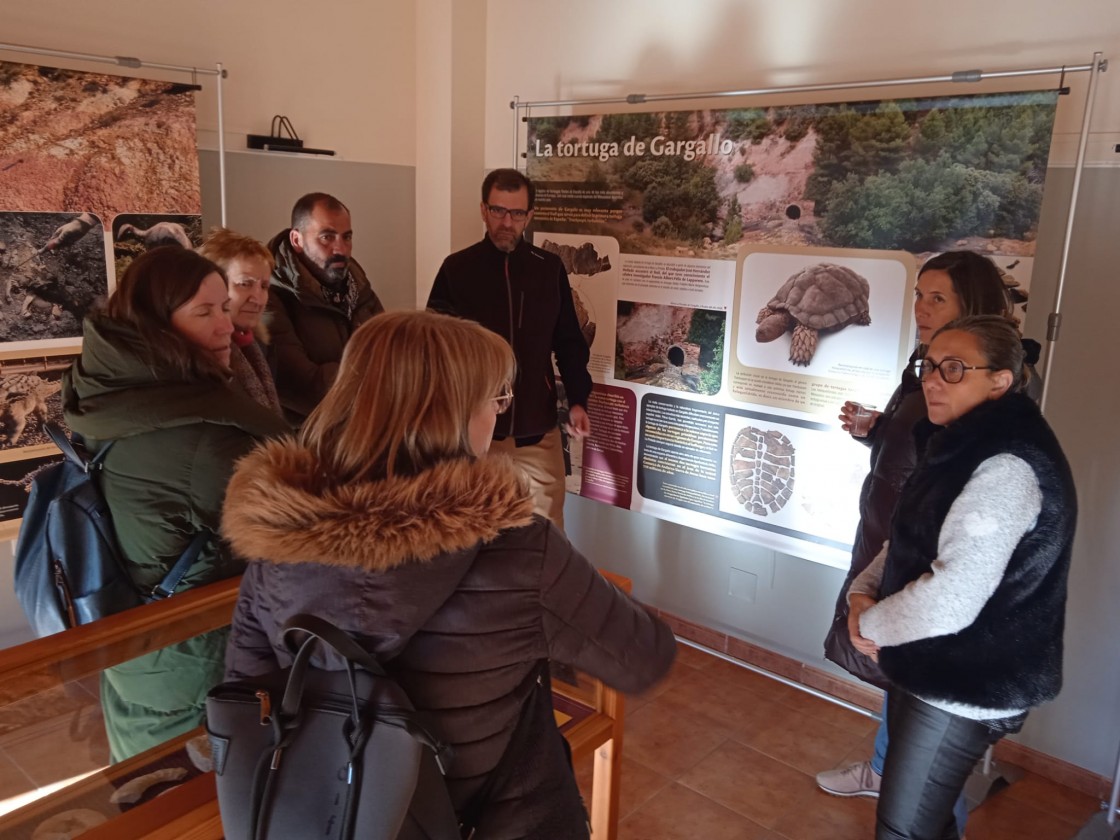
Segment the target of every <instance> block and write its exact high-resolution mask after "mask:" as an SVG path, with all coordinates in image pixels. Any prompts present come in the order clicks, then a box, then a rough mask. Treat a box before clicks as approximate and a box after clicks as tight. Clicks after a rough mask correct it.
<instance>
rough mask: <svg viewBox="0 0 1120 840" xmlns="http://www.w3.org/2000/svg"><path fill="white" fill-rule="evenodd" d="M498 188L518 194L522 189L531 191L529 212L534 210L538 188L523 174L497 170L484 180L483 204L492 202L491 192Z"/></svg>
mask: <svg viewBox="0 0 1120 840" xmlns="http://www.w3.org/2000/svg"><path fill="white" fill-rule="evenodd" d="M494 187H497V188H498V189H499V190H501V191H502V192H517V191H518V190H520V189H521V188H522V187H525V189H527V190H528V191H529V206H528V208H526V209H528V210H532V209H533V201H534V200H535V199H536V197H537V188H536V187H534V186H533V182H532V181H530V180H529V178H528V177H527V176H526V175H525V174H524V173H522V172H519V171H517V170H516V169H495V170H494V171H493V172H491V173H490V174H489V175H487V176H486V177H485V178H483V179H482V203H483V204H485V203H486V202H487V201H489V200H490V191H491V190H492V189H494Z"/></svg>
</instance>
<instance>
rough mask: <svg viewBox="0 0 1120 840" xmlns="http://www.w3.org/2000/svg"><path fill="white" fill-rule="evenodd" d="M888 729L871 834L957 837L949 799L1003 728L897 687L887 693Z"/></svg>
mask: <svg viewBox="0 0 1120 840" xmlns="http://www.w3.org/2000/svg"><path fill="white" fill-rule="evenodd" d="M887 731H888V733H889V735H890V746H889V747H888V748H887V761H886V765H885V766H884V767H883V785H882V788H881V790H880V792H879V807H878V810H877V812H876V822H875V840H959V837H960V835H959V834H958V833H957V825H956V821H955V820H954V819H953V803H954V802H956V801H957V797H958V796H960V794H961V791H962V790H963V789H964V783H965V782H966V781H967V780H968V777H969V774H970V773H972V768H973V767H974V766H975V765H976V762H977V761H978V760H979V759H980V757H981V756H983V755H984V751H985V750H986V749H987V748H988V745H989V744H994V743H995V742H996V741H998V740H999V739H1000V738H1001V737H1002V736H1003V733H1001V732H996V731H995V730H993V729H991V728H990V727H988V726H987V725H986V724H984V723H983V722H981V721H978V720H971V719H969V718H965V717H959V716H958V715H953V714H950V713H949V712H945V711H942V710H941V709H937V708H935V707H933V706H931V705H929V704H928V703H925V702H923V701H921V700H919V699H918V698H917V697H914V696H913V695H912V694H908V693H907V692H905V691H902V690H900V689H896V690H893V691H891V692H890V693H889V695H888V701H887Z"/></svg>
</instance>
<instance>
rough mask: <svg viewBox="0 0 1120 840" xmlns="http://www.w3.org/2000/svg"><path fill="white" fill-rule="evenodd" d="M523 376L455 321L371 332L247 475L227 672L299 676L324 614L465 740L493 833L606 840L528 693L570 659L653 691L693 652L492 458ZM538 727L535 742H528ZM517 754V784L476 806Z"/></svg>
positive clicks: (356, 341) (438, 318)
mask: <svg viewBox="0 0 1120 840" xmlns="http://www.w3.org/2000/svg"><path fill="white" fill-rule="evenodd" d="M513 374H514V360H513V352H512V351H511V349H510V347H509V344H507V343H506V341H505V340H504V339H502V337H501V336H499V335H497V334H496V333H493V332H491V331H489V330H487V329H485V328H484V327H482V326H480V325H478V324H475V323H473V322H470V321H466V320H461V319H458V318H453V317H451V316H447V315H439V314H435V313H431V312H394V313H389V314H383V315H379V316H377V317H375V318H373V319H372V320H371V321H369V322H368V323H366V324H364V325H363V326H362V327H360V328H359V329H358V330H357V332H355V333H354V335H353V336H352V338H351V340H350V342H349V344H348V345H347V347H346V350H345V353H344V355H343V357H342V362H341V367H340V369H339V373H338V377H337V379H336V381H335V383H334V385H333V386H332V388H331V389H330V391H329V392H328V393H327V395H326V397H325V398H324V399H323V401H322V402H321V403H320V404H319V406H318V407H317V408H316V409H315V410H314V411H313V412H312V414H311V415H310V416H309V417H308V419H307V421H306V423H305V424H304V426H303V428H302V430H301V431H300V433H299V436H298V438H289V439H287V440H283V441H276V442H273V443H270V444H268V445H265V446H262V447H260V448H258V449H257V450H256V451H255V452H253V453H252V454H251V455H249V456H248V457H247V458H245V459H244V460H243V461H242V462H241V463H240V465H239V467H238V469H237V471H236V473H235V475H234V477H233V479H232V481H231V482H230V488H229V492H228V494H227V497H226V498H227V504H226V507H225V512H224V517H223V526H224V533H225V534H226V535H227V537H228V539H229V541H230V544H231V545H232V546H233V547H234V548H235V549H236V550H237V551H238V552H239V553H241V554H243V555H244V556H246V557H248V558H252V562H250V564H249V568H248V570H247V571H246V573H245V576H244V578H243V582H242V589H241V597H240V599H239V601H238V604H237V608H236V611H235V614H234V619H233V626H232V631H231V638H230V647H229V651H228V655H227V660H226V669H227V675H228V677H229V678H243V677H248V676H254V675H258V674H262V673H265V672H268V671H271V670H273V669H275V668H277V667H278V666H279V665H281V664H282V665H285V666H286V665H288V664H290V662H291V656H290V654H289V653H288V652H287V651H286V649H285V648H284V646H283V645H282V644H281V643H280V635H279V631H280V628H281V626H282V625H283V624H284V622H285V621H286V620H287V619H289V618H290V617H292V616H294V615H296V614H298V613H305V612H306V613H313V614H315V615H318V616H320V617H322V618H325V619H327V620H328V621H331V622H333V623H334V624H336V625H338V626H339V627H341V628H342V629H343V630H346V631H348V632H349V633H351V634H352V635H354V637H355V638H357V639H358V640H359V642H360V643H361V644H363V645H364V646H365V647H366V648H367V649H368V650H369V651H371V652H372V653H373V654H374V655H375V656H376V657H377V658H378V659H379V660H380V661H381V662H382V663H384V665H385V667H386V669H387V670H388V671H389V672H390V673H391V674H392V675H393V676H394V677H396V679H397V680H398V682H399V683H400V684H401V685H402V686H403V687H404V689H405V690H406V691H407V693H408V694H409V696H410V698H411V699H412V701H413V702H414V703H415V705H416V706H417V708H418V709H419V710H420V711H421V712H423V713H425V714H426V715H427V716H428V718H429V720H430V721H431V723H432V725H433V729H434V730H435V732H436V733H437V734H438V735H439V736H440V737H441V738H442V739H443V740H445V741H447V742H449V743H450V744H451V746H452V747H453V749H454V753H455V760H454V764H453V766H452V767H451V768H450V770H449V772H448V775H447V780H448V785H449V789H450V791H451V796H452V801H453V802H454V804H455V806H456V809H457V810H458V811H459V812H460V813H462V811H463V810H464V809H465V808H466V807H467V806H468V804H469V803H471V804H477V805H480V806H482V808H481V810H482V819H481V822H480V823H479V825H478V826H477V835H476V836H478V837H480V838H482V837H495V838H497V837H511V838H512V837H548V838H558V840H563V839H564V838H587V837H588V829H587V825H586V816H585V814H584V810H583V807H582V804H581V801H580V796H579V791H578V789H577V787H576V783H575V779H574V777H573V775H572V771H571V768H570V766H569V763H568V760H567V758H566V755H565V745H564V743H563V738H562V736H561V735H560V734H559V732H558V730H557V728H556V723H555V720H554V718H553V712H552V706H551V697H550V694H549V692H547V691H535V690H534V691H531V692H530V694H529V699H528V700H525V701H522V700H521V698H522V697H524V696H525V688H524V687H525V686H526V685H530V686H531V685H532V684H533V683H534V682H536V673H537V672H538V670H539V667H540V664H541V663H542V661H543V660H547V659H553V660H556V661H558V662H561V663H565V664H567V665H571V666H573V667H575V668H578V669H580V670H582V671H585V672H586V673H588V674H590V675H591V676H593V677H597V678H599V679H601V680H603V681H604V682H605V683H607V684H609V685H611V686H613V687H615V688H618V689H621V690H623V691H628V692H638V691H642V690H644V689H646V688H648V687H650V686H651V685H652V684H653V683H655V682H656V681H657V680H659V679H660V678H661V677H662V676H663V675H664V674H665V673H666V672H667V671H668V669H669V666H670V665H671V663H672V661H673V656H674V651H675V642H674V639H673V634H672V632H671V631H670V630H669V628H668V627H667V626H666V625H665V624H664V623H663V622H661V621H660V620H659V619H657V618H655V617H654V616H653V615H651V614H650V613H649V612H647V611H646V610H645V609H644V608H642V607H641V606H639V605H638V604H637V603H636V602H634V601H632V600H631V599H630V598H629V597H627V596H626V595H624V594H623V593H621V592H620V591H619V590H617V589H616V588H615V587H614V586H612V585H611V584H610V583H608V582H607V581H606V580H604V579H603V578H602V577H601V576H600V575H599V574H598V573H597V572H596V571H595V569H594V568H593V567H592V566H591V565H590V563H588V561H587V560H586V559H584V558H583V557H582V556H581V555H580V554H579V553H578V552H577V551H576V550H575V549H574V548H573V547H572V546H571V544H570V543H568V541H567V539H565V537H564V535H563V534H562V533H561V532H560V531H559V530H558V529H557V528H556V527H555V526H554V525H552V524H550V523H549V521H548V520H546V519H544V518H542V517H540V516H536V515H534V514H533V512H532V508H533V506H532V499H531V496H530V492H529V489H528V487H527V484H526V481H525V479H524V478H523V476H522V474H521V473H520V471H518V470H517V469H516V468H515V467H514V465H513V463H512V461H510V460H509V459H508V458H507V457H505V456H501V455H488V454H487V450H488V448H489V446H490V441H491V438H492V436H493V431H494V425H495V422H496V420H497V417H498V415H499V414H501V413H502V412H504V411H505V410H506V409H508V408H509V404H510V400H511V392H510V387H509V382H510V380H511V379H512V377H513ZM545 676H547V671H546V672H545ZM547 686H548V681H547V679H545V680H544V687H545V688H547ZM522 716H527V721H526V725H527V726H528V727H529V731H530V732H531V737H530V738H528V739H523V740H526V741H527V742H526V743H512V746H511V742H512V741H513V734H514V730H515V727H516V726H517V723H518V720H519V719H521V717H522ZM507 748H510V749H511V750H512V752H511V754H510V757H509V759H508V762H507V765H509V766H512V772H511V773H509V774H508V775H507V776H506V780H505V782H504V783H503V784H501V785H499V786H498V787H496V789H494V790H493V791H492V792H491V795H490V796H489V798H488V801H487V802H485V803H473V799H474V797H475V794H476V793H478V791H479V790H480V789H481V788H482V786H483V784H484V782H485V780H486V778H487V775H488V773H489V772H490V771H491V770H492V769H493V768H494V767H496V766H497V765H498V764H499V761H500V759H501V758H502V756H503V755H504V754H505V752H506V750H507Z"/></svg>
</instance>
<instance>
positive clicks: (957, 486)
mask: <svg viewBox="0 0 1120 840" xmlns="http://www.w3.org/2000/svg"><path fill="white" fill-rule="evenodd" d="M1024 355H1025V354H1024V351H1023V346H1022V342H1021V340H1020V338H1019V332H1018V330H1017V329H1016V328H1015V325H1014V324H1013V323H1012V322H1011V321H1009V320H1007V319H1006V318H1001V317H995V316H979V317H971V318H962V319H960V320H958V321H954V322H952V323H951V324H949V325H948V326H946V327H944V328H942V329H941V330H940V331H938V332H937V333H936V334H935V335H934V337H933V340H932V341H931V342H930V345H929V348H928V349H927V350H926V352H925V354H924V356H923V358H922V361H921V366H920V371H921V383H922V391H923V392H924V394H925V398H926V406H927V409H928V414H929V419H928V421H923V422H922V423H920V424H919V425H918V428H917V430H916V433H917V434H918V436H919V437H921V438H924V439H926V443H925V445H924V453H923V455H922V458H921V460H920V462H919V464H918V466H917V468H916V469H915V470H914V472H913V474H912V475H911V476H910V478H909V479H908V480H907V482H906V485H905V487H903V489H902V493H901V495H900V496H899V500H898V506H897V508H896V510H895V515H894V519H893V520H892V523H891V531H890V539H889V541H888V543H887V545H886V546H885V547H884V549H883V551H881V552H880V553H879V555H878V556H877V557H876V558H875V560H874V561H873V562H872V563H871V565H870V566H868V568H867V569H866V570H865V571H864V572H863V573H862V574H860V576H859V577H857V578H856V579H855V580H854V581H853V582H852V586H851V589H850V593H849V596H848V599H849V604H850V607H851V615H850V617H849V628H850V632H851V636H852V643H853V644H854V645H855V647H856V648H857V649H858V650H860V651H861V652H863V653H864V654H866V655H868V656H871V657H873V658H877V659H878V662H879V665H880V667H881V668H882V670H883V673H884V674H885V675H886V676H887V677H888V679H890V681H891V684H892V688H891V692H890V698H889V701H888V724H889V727H890V737H891V741H890V750H889V751H888V752H887V760H886V766H885V768H884V772H883V784H882V789H881V791H880V797H879V807H878V815H877V828H876V838H878V840H900V838H914V839H915V840H919V838H920V839H921V840H949V838H952V840H956V838H958V836H959V834H958V831H957V827H956V824H955V821H954V818H953V803H954V801H955V800H956V799H957V797H958V796H959V795H960V793H961V791H962V789H963V788H964V783H965V781H966V780H967V778H968V776H969V774H970V773H971V772H972V768H973V765H974V764H975V763H976V761H977V760H978V759H979V758H980V757H981V756H982V755H983V754H984V751H985V750H986V749H987V747H988V745H990V744H994V743H995V742H996V741H998V740H999V739H1000V738H1001V737H1003V736H1004V735H1005V734H1007V733H1011V732H1018V731H1019V730H1020V729H1021V728H1022V726H1023V721H1024V720H1025V719H1026V716H1027V712H1028V711H1029V710H1030V709H1032V708H1033V707H1035V706H1037V705H1039V704H1040V703H1044V702H1046V701H1047V700H1051V699H1053V698H1054V697H1055V696H1057V694H1058V691H1059V689H1060V688H1061V682H1062V630H1063V626H1064V621H1065V600H1066V577H1067V573H1068V570H1069V560H1070V552H1071V550H1072V545H1073V536H1074V527H1075V524H1076V520H1077V500H1076V494H1075V491H1074V484H1073V476H1072V475H1071V473H1070V469H1069V464H1068V463H1067V462H1066V458H1065V455H1064V454H1063V453H1062V449H1061V446H1060V445H1059V444H1058V441H1057V439H1056V438H1055V436H1054V433H1053V431H1052V430H1051V429H1050V426H1049V425H1048V424H1047V423H1046V421H1045V420H1044V419H1043V417H1042V414H1041V413H1040V411H1039V409H1038V406H1037V405H1036V404H1035V403H1034V401H1033V400H1032V399H1031V398H1030V397H1028V396H1027V395H1026V394H1025V393H1024V390H1025V386H1026V383H1027V380H1028V378H1029V376H1030V374H1029V371H1027V369H1026V364H1025V359H1024Z"/></svg>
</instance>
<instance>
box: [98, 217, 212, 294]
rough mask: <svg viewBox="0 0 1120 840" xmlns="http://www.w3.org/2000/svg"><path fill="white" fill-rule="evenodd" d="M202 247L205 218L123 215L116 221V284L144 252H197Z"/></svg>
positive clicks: (114, 243)
mask: <svg viewBox="0 0 1120 840" xmlns="http://www.w3.org/2000/svg"><path fill="white" fill-rule="evenodd" d="M201 244H202V216H188V215H175V216H168V215H161V214H158V213H121V214H119V215H117V216H114V217H113V267H114V270H115V272H116V277H117V280H120V278H121V277H122V276H123V275H124V271H125V269H126V268H128V266H129V264H130V263H131V262H132V261H133V260H134V259H136V258H137V257H138V256H140V255H141V254H143V253H144V252H145V251H150V250H151V249H152V248H158V247H160V246H161V245H177V246H179V247H180V248H197V247H198V246H199V245H201Z"/></svg>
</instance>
